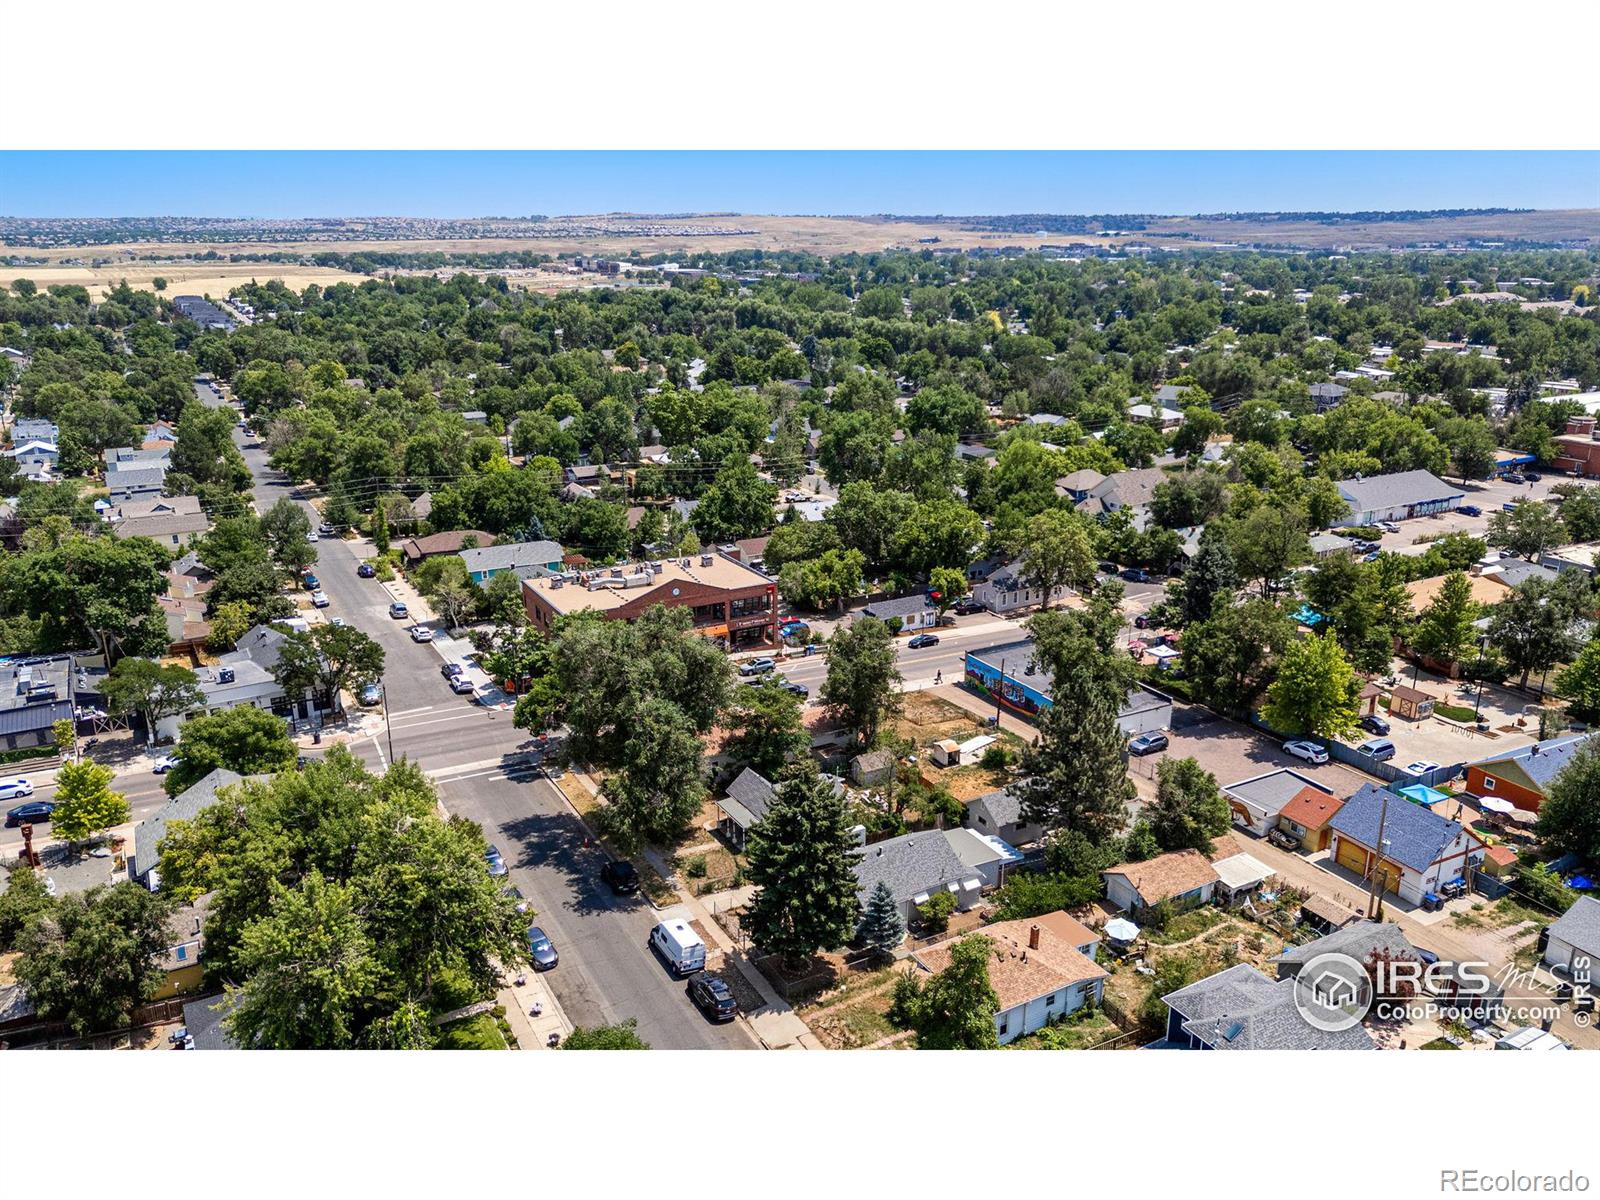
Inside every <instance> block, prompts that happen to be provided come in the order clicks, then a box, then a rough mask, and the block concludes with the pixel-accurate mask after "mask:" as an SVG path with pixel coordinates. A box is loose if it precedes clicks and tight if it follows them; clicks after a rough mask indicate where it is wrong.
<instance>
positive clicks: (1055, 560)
mask: <svg viewBox="0 0 1600 1200" xmlns="http://www.w3.org/2000/svg"><path fill="white" fill-rule="evenodd" d="M1024 529H1025V531H1026V532H1025V535H1024V540H1023V546H1022V576H1023V579H1024V580H1025V581H1026V582H1027V584H1028V586H1029V587H1032V588H1038V589H1039V590H1040V591H1042V592H1043V593H1044V601H1043V607H1044V608H1049V607H1050V604H1051V601H1052V600H1053V599H1054V598H1055V591H1056V589H1057V588H1063V587H1065V588H1071V589H1072V590H1073V591H1076V592H1082V591H1086V590H1087V589H1088V588H1089V587H1091V586H1092V585H1093V583H1094V578H1095V557H1094V544H1093V543H1092V542H1091V541H1090V540H1089V535H1088V533H1087V531H1086V530H1085V529H1084V527H1083V522H1082V521H1081V520H1079V519H1078V518H1077V517H1076V516H1074V515H1073V514H1071V513H1069V512H1066V511H1065V510H1063V509H1059V508H1051V509H1046V510H1045V511H1044V512H1042V513H1040V514H1039V515H1038V516H1036V517H1033V518H1031V519H1030V520H1029V521H1028V523H1027V525H1026V526H1025V527H1024Z"/></svg>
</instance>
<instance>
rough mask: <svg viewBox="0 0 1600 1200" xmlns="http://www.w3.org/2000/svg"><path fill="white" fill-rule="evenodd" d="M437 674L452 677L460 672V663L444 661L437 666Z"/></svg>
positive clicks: (447, 677)
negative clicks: (440, 665)
mask: <svg viewBox="0 0 1600 1200" xmlns="http://www.w3.org/2000/svg"><path fill="white" fill-rule="evenodd" d="M439 674H441V675H443V676H444V677H445V678H446V679H454V678H455V677H456V676H457V675H459V674H461V664H460V663H445V664H444V665H443V666H442V667H440V668H439Z"/></svg>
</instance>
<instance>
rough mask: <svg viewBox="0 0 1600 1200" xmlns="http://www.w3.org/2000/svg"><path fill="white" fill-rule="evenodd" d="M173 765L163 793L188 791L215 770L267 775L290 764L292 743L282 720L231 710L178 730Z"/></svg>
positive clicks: (191, 720)
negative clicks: (175, 758)
mask: <svg viewBox="0 0 1600 1200" xmlns="http://www.w3.org/2000/svg"><path fill="white" fill-rule="evenodd" d="M176 756H177V758H178V765H177V766H175V767H173V768H172V770H170V771H168V772H167V775H166V789H167V795H169V796H176V795H178V794H180V793H182V792H185V791H187V790H188V789H189V788H190V787H191V786H193V785H194V784H195V783H197V782H199V781H200V780H201V779H204V778H205V777H206V776H207V775H209V774H211V772H212V771H215V770H216V769H217V768H218V767H226V768H227V769H228V770H230V771H236V772H238V773H239V774H240V775H257V774H270V773H272V772H275V771H287V770H289V769H290V768H291V767H293V766H294V760H295V749H294V742H293V741H291V740H290V738H289V730H288V727H287V726H286V725H285V724H284V723H283V718H282V717H276V716H273V714H271V713H269V712H265V711H263V710H262V709H259V708H253V707H248V706H247V707H242V708H230V709H228V710H226V711H224V712H219V713H210V714H207V715H205V716H200V717H190V718H189V720H187V721H185V722H184V724H183V728H182V729H181V730H179V731H178V746H177V751H176Z"/></svg>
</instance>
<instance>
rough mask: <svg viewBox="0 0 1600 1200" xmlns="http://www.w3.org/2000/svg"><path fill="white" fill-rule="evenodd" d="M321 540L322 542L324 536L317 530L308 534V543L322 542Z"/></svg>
mask: <svg viewBox="0 0 1600 1200" xmlns="http://www.w3.org/2000/svg"><path fill="white" fill-rule="evenodd" d="M321 540H322V535H321V534H320V533H318V532H317V531H316V530H315V529H313V530H312V531H311V532H310V533H308V534H306V541H308V542H320V541H321Z"/></svg>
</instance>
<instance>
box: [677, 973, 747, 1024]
mask: <svg viewBox="0 0 1600 1200" xmlns="http://www.w3.org/2000/svg"><path fill="white" fill-rule="evenodd" d="M689 999H691V1000H693V1001H694V1006H695V1007H696V1008H698V1009H699V1010H700V1011H701V1012H703V1013H705V1015H706V1017H707V1019H708V1020H712V1021H718V1022H722V1021H731V1020H733V1019H734V1017H736V1016H738V1015H739V1002H738V1001H737V1000H735V999H734V998H733V989H732V988H730V987H729V986H728V985H727V984H725V983H723V982H722V980H720V979H718V978H717V977H716V976H715V975H696V976H695V977H694V978H693V979H691V980H689Z"/></svg>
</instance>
